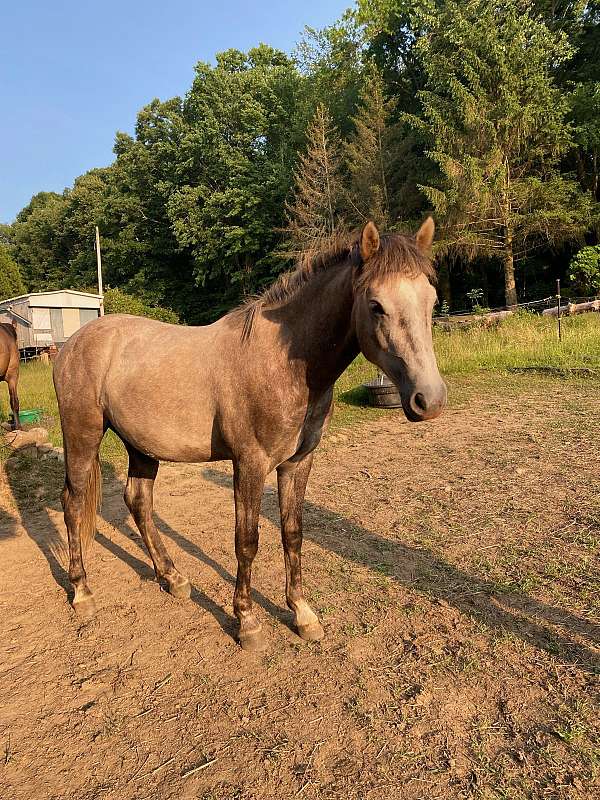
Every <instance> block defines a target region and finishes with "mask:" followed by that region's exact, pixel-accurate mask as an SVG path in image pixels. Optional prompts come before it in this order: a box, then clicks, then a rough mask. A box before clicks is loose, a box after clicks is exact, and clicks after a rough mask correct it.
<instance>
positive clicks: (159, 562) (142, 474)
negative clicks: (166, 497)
mask: <svg viewBox="0 0 600 800" xmlns="http://www.w3.org/2000/svg"><path fill="white" fill-rule="evenodd" d="M126 447H127V452H128V453H129V474H128V476H127V485H126V487H125V495H124V497H125V503H126V504H127V508H128V509H129V511H130V512H131V515H132V516H133V518H134V520H135V524H136V525H137V527H138V529H139V532H140V533H141V535H142V539H143V540H144V543H145V544H146V547H147V548H148V552H149V553H150V558H151V559H152V563H153V564H154V571H155V572H156V577H157V578H158V580H159V581H162V582H164V583H166V586H167V590H168V592H169V594H172V595H173V597H178V598H181V599H186V598H188V597H189V596H190V593H191V586H190V582H189V581H188V579H187V578H186V577H184V576H183V575H182V574H181V573H180V572H178V571H177V570H176V569H175V565H174V564H173V561H172V560H171V556H170V555H169V554H168V552H167V549H166V547H165V546H164V544H163V541H162V539H161V538H160V534H159V532H158V531H157V529H156V525H155V524H154V520H153V519H152V508H153V488H154V481H155V479H156V473H157V472H158V461H156V460H155V459H153V458H150V457H149V456H146V455H144V454H143V453H140V452H139V450H136V449H135V448H134V447H132V446H131V445H130V444H126Z"/></svg>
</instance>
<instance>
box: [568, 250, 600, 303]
mask: <svg viewBox="0 0 600 800" xmlns="http://www.w3.org/2000/svg"><path fill="white" fill-rule="evenodd" d="M569 280H570V281H571V282H572V283H573V286H574V288H575V290H576V291H578V292H581V293H582V294H598V292H600V245H598V244H596V245H593V246H591V247H584V248H583V249H581V250H580V251H579V252H578V253H576V254H575V255H574V256H573V258H572V259H571V263H570V264H569Z"/></svg>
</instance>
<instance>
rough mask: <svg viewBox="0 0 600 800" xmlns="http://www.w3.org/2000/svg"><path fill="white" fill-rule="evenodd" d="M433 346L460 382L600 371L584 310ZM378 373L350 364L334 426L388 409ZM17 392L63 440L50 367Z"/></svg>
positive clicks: (3, 406) (529, 317)
mask: <svg viewBox="0 0 600 800" xmlns="http://www.w3.org/2000/svg"><path fill="white" fill-rule="evenodd" d="M434 345H435V350H436V354H437V358H438V364H439V367H440V371H441V373H442V375H444V377H445V378H447V379H449V380H450V383H452V382H453V381H452V379H453V378H454V377H456V378H457V381H456V383H457V387H458V385H459V384H460V380H459V379H460V377H461V376H465V375H467V376H468V375H472V374H474V373H476V372H479V371H481V370H489V371H492V372H493V373H495V375H494V377H495V379H501V376H502V374H506V372H507V370H511V369H518V368H520V367H529V368H532V367H533V368H535V367H542V368H548V367H551V368H556V369H557V370H558V371H560V370H563V371H564V374H565V375H567V376H568V371H569V370H580V369H582V368H586V369H592V370H596V369H597V370H599V371H600V316H599V315H597V314H583V315H581V316H577V317H566V318H564V319H563V340H562V342H559V341H558V339H557V336H556V320H554V319H547V318H544V317H539V316H535V315H533V314H527V313H520V314H517V315H515V316H514V317H511V318H509V319H507V320H506V321H505V322H503V323H502V324H501V325H499V326H498V327H496V328H492V329H483V328H468V329H465V330H453V331H452V332H449V333H448V332H445V331H442V330H440V329H438V328H436V329H435V330H434ZM375 374H376V370H375V367H374V366H373V365H372V364H369V362H368V361H366V359H365V358H364V357H363V356H362V355H361V356H359V357H358V358H357V359H356V360H355V361H354V362H353V363H352V364H351V365H350V367H348V369H347V370H346V372H345V373H344V374H343V375H342V377H341V378H340V379H339V381H338V382H337V384H336V387H335V400H336V407H335V413H334V417H333V427H334V428H339V427H347V426H349V425H353V424H356V423H358V422H361V421H363V420H369V419H374V418H376V417H379V416H385V415H386V414H389V413H390V412H389V411H388V410H386V409H375V408H370V407H369V406H368V405H367V392H366V390H365V389H364V387H363V383H364V382H365V381H368V380H370V379H372V378H373V377H374V376H375ZM490 377H491V376H490ZM527 379H529V378H527ZM521 380H523V378H521ZM19 394H20V398H21V407H22V408H23V409H30V408H41V409H42V410H43V412H44V417H43V419H42V421H41V424H42V425H43V426H44V427H46V428H47V429H48V431H49V433H50V438H51V440H52V442H53V443H54V444H55V445H60V444H61V442H62V437H61V431H60V423H59V419H58V410H57V406H56V396H55V394H54V387H53V385H52V368H51V367H50V366H48V365H44V364H40V363H37V362H33V363H28V364H24V365H22V367H21V378H20V385H19ZM456 396H457V395H456V392H455V397H456ZM458 396H460V392H459V394H458ZM9 413H10V408H9V406H8V393H7V391H6V390H4V392H3V393H1V394H0V418H1V419H3V420H6V419H8V416H9ZM102 458H103V459H105V460H107V461H111V462H113V463H118V462H120V461H122V460H124V458H125V451H124V448H123V446H122V444H121V442H120V441H119V439H118V438H117V437H116V436H115V435H114V434H112V433H109V434H108V435H107V436H106V437H105V438H104V442H103V444H102Z"/></svg>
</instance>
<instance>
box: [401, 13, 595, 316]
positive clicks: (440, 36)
mask: <svg viewBox="0 0 600 800" xmlns="http://www.w3.org/2000/svg"><path fill="white" fill-rule="evenodd" d="M419 47H420V54H421V59H422V63H423V65H424V67H425V70H426V72H427V85H426V88H425V90H424V91H422V92H420V93H419V98H420V101H421V105H422V115H421V116H420V117H416V116H413V117H407V119H408V120H409V121H411V122H412V124H413V125H414V126H415V127H417V128H420V129H421V130H422V131H423V132H424V133H425V134H426V135H427V137H428V139H429V141H430V150H429V153H428V155H429V157H430V158H431V159H432V160H433V161H434V162H435V163H436V164H437V166H438V168H439V173H440V180H439V183H438V184H437V185H430V186H422V187H421V189H422V191H424V193H425V194H426V196H427V198H428V199H429V201H430V202H431V204H432V205H433V207H434V209H435V211H436V212H437V213H438V215H439V216H440V217H441V218H442V220H443V221H444V222H445V229H446V240H445V244H446V246H447V247H448V248H449V249H453V250H455V251H458V252H461V251H462V252H463V253H466V254H468V255H486V256H495V257H499V258H501V260H502V262H503V266H504V277H505V296H506V303H507V305H509V306H512V305H515V304H516V303H517V292H516V286H515V261H518V259H520V258H523V257H524V256H526V255H527V253H528V252H530V250H531V249H532V248H534V247H537V246H540V245H543V244H546V243H548V242H549V243H550V244H555V243H558V242H560V241H561V240H565V239H568V238H576V237H578V236H580V235H581V233H582V232H583V231H584V230H585V228H586V227H587V224H588V222H589V218H590V214H591V207H592V201H591V198H590V197H589V196H587V195H583V194H582V193H581V192H580V190H579V187H578V185H577V183H576V182H575V181H573V180H571V179H570V177H569V176H566V177H565V176H563V175H562V174H561V173H560V160H561V157H563V156H564V154H565V153H566V152H567V150H568V149H569V147H570V146H571V131H570V128H569V125H568V123H567V122H566V113H567V105H566V100H565V98H564V96H562V95H561V93H560V91H559V89H558V88H557V87H556V86H555V84H554V81H553V77H552V71H553V70H554V69H556V66H557V65H558V64H560V63H561V62H564V61H565V60H566V59H568V58H569V56H570V55H571V48H570V46H569V45H568V44H567V41H566V39H565V37H564V35H563V34H561V33H555V32H552V31H550V30H549V29H548V27H547V26H546V25H545V24H544V22H543V21H542V20H540V19H539V18H534V17H532V16H530V15H529V14H528V13H527V11H526V9H525V8H524V6H523V4H522V3H520V2H518V0H506V2H504V3H503V4H502V5H500V4H496V3H489V2H488V0H467V2H461V3H457V2H448V3H447V4H446V5H445V7H444V10H443V12H442V13H441V14H440V15H439V17H438V18H437V20H436V23H435V25H434V27H433V30H432V32H431V35H430V36H428V37H424V38H423V39H422V40H421V42H420V45H419Z"/></svg>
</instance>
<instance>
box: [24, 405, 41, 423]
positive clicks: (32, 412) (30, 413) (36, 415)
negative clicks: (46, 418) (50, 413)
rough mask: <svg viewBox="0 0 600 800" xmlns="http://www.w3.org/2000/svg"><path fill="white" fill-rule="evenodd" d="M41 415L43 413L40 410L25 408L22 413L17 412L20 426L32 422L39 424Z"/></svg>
mask: <svg viewBox="0 0 600 800" xmlns="http://www.w3.org/2000/svg"><path fill="white" fill-rule="evenodd" d="M42 413H43V411H42V409H41V408H26V409H24V410H23V411H19V419H20V421H21V425H30V424H31V423H32V422H39V421H40V420H41V418H42Z"/></svg>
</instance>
